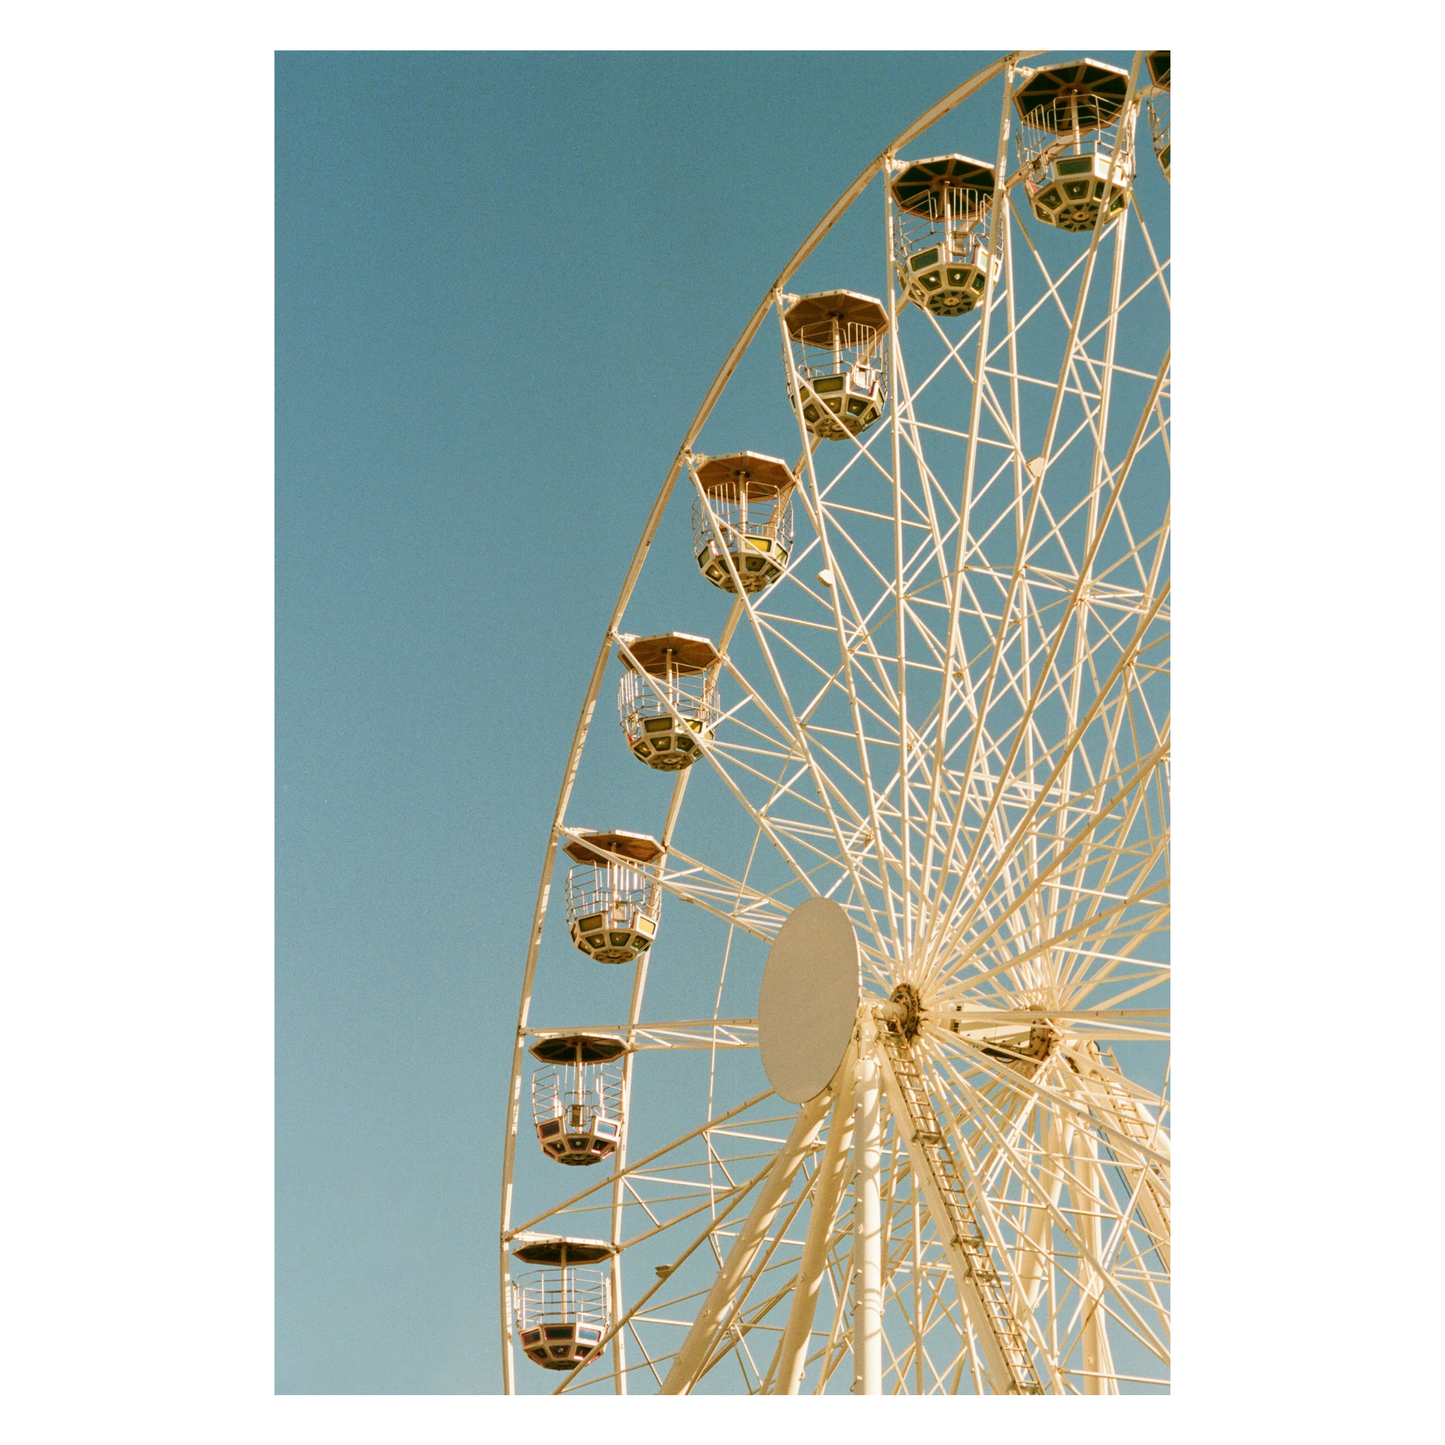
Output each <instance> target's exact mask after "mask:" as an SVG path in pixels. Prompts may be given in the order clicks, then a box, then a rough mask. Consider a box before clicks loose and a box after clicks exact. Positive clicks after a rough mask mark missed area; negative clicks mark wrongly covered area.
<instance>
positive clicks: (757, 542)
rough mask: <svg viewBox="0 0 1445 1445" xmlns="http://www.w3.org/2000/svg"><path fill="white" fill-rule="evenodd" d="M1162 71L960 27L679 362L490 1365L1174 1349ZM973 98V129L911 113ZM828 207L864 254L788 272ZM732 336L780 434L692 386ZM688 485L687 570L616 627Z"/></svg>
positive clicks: (560, 915) (533, 1378)
mask: <svg viewBox="0 0 1445 1445" xmlns="http://www.w3.org/2000/svg"><path fill="white" fill-rule="evenodd" d="M1168 83H1169V68H1168V53H1167V52H1157V51H1156V52H1141V53H1140V54H1138V55H1137V56H1136V57H1135V58H1134V61H1133V64H1132V65H1131V66H1130V67H1129V68H1127V69H1126V68H1124V67H1122V66H1116V65H1110V64H1106V63H1104V62H1102V61H1097V60H1093V59H1090V58H1067V59H1063V60H1059V61H1055V60H1053V59H1052V58H1048V57H1043V58H1040V57H1039V56H1038V54H1037V53H1034V52H1018V53H1015V54H1013V55H1010V56H1007V57H1005V58H1003V59H1001V60H999V61H998V62H996V63H995V64H993V65H990V66H989V67H987V68H986V69H984V70H982V71H980V72H979V73H978V74H977V75H975V76H973V77H972V78H971V79H969V80H968V81H966V82H965V83H963V84H962V85H960V86H959V87H957V88H956V89H955V90H954V91H952V92H951V93H950V94H948V95H946V96H945V97H943V99H941V100H940V101H939V102H937V103H936V104H935V105H933V106H932V107H931V108H930V109H929V110H927V111H926V112H924V114H923V115H922V116H921V117H920V119H919V120H918V121H917V122H916V123H915V124H913V125H911V126H910V127H909V128H908V129H907V130H906V131H904V132H903V134H902V135H900V136H899V137H898V139H897V140H896V141H895V142H893V144H892V145H891V146H890V147H888V149H887V150H886V151H885V152H884V153H883V154H882V155H881V156H880V157H878V159H877V160H875V161H874V162H873V163H871V164H870V165H869V166H868V167H867V168H866V169H865V170H864V171H863V173H862V174H861V175H860V176H859V177H858V179H857V181H855V182H854V184H853V185H852V186H850V187H849V188H848V190H847V191H846V192H845V193H844V194H843V196H841V197H840V198H839V200H838V201H837V202H836V203H835V205H834V206H833V207H832V208H831V209H830V210H829V211H828V213H827V214H826V215H825V216H824V217H823V218H822V220H821V221H820V222H819V223H818V225H817V226H816V227H815V228H814V230H813V232H812V234H811V235H810V236H809V237H808V238H807V239H806V240H805V241H804V242H803V244H802V246H801V247H800V248H799V250H798V252H797V253H796V255H795V256H794V257H793V259H792V261H791V262H790V263H789V265H788V267H787V268H786V269H785V270H784V272H783V274H782V275H781V276H780V277H779V278H778V280H777V283H776V284H775V285H774V286H773V287H772V289H771V291H770V292H769V294H768V295H767V296H766V297H765V299H764V301H763V302H762V304H761V305H760V306H759V308H758V310H757V312H756V313H755V314H754V316H753V317H752V319H751V320H750V322H749V324H748V326H747V327H746V328H745V329H744V331H743V333H742V335H741V336H740V337H739V339H738V341H737V343H736V344H735V345H734V347H733V349H732V352H731V353H730V355H729V356H728V359H727V361H726V363H725V364H724V366H723V368H722V371H721V372H720V373H719V375H718V377H717V379H716V380H715V381H714V383H713V385H712V386H711V388H710V389H709V391H708V393H707V395H706V396H705V397H704V399H703V402H702V405H701V407H700V409H699V411H698V414H697V417H696V418H695V420H694V422H693V424H692V426H691V427H690V428H689V429H688V432H687V434H686V436H685V438H684V440H683V444H682V446H681V448H680V450H679V453H678V456H677V459H676V461H675V462H674V464H673V465H672V467H671V469H670V470H669V472H668V475H667V477H666V479H665V481H664V483H663V485H662V488H661V491H660V493H659V495H658V497H657V500H656V502H655V504H654V506H653V508H652V511H651V513H650V515H649V516H648V518H647V521H646V525H645V527H644V530H643V534H642V537H641V539H640V542H639V545H638V548H637V551H636V554H635V556H634V558H633V560H632V564H631V566H630V568H629V571H628V573H627V577H626V581H625V583H624V585H623V588H622V592H621V595H620V597H619V598H618V601H617V605H616V608H615V609H614V611H613V614H612V616H611V618H610V620H608V621H607V623H606V626H605V629H604V634H603V637H602V640H601V647H600V650H599V653H598V658H597V663H596V666H595V668H594V670H593V673H592V676H591V678H590V681H589V685H588V688H587V691H586V697H585V700H584V703H583V707H582V712H581V716H580V719H579V721H578V724H577V729H576V734H575V737H574V740H573V744H572V748H571V751H570V754H569V756H568V758H567V759H566V763H565V768H564V778H563V785H562V789H561V796H560V798H559V802H558V807H557V813H556V817H555V820H554V825H553V828H552V831H551V837H550V840H549V844H548V848H547V852H546V857H545V860H544V864H543V870H542V880H541V885H540V888H539V893H538V899H537V906H536V912H535V915H534V919H533V926H532V930H531V935H530V941H529V949H528V954H527V960H526V966H525V972H524V979H523V984H522V1000H521V1008H520V1013H519V1019H518V1029H517V1037H516V1045H515V1051H514V1060H513V1068H512V1077H511V1091H510V1097H509V1100H508V1105H507V1134H506V1156H505V1165H504V1180H503V1199H502V1231H501V1241H500V1246H501V1247H500V1262H501V1276H502V1283H501V1315H502V1330H503V1339H504V1348H503V1360H502V1369H503V1381H504V1388H505V1389H506V1390H507V1391H508V1392H509V1393H511V1392H514V1391H519V1390H521V1391H528V1392H541V1391H553V1392H555V1393H573V1392H578V1391H581V1392H599V1391H604V1392H609V1393H610V1392H614V1391H616V1392H632V1393H647V1392H661V1393H689V1392H699V1393H702V1392H713V1393H776V1394H793V1393H830V1392H838V1391H848V1390H852V1391H854V1392H856V1393H860V1394H887V1393H980V1394H983V1393H996V1394H1074V1393H1078V1394H1114V1393H1150V1392H1158V1391H1160V1390H1161V1389H1164V1388H1167V1382H1168V1359H1169V1249H1170V1243H1169V1238H1170V1192H1169V1158H1170V1153H1169V1132H1168V1112H1169V1103H1168V1093H1169V1067H1168V1037H1169V1035H1168V1021H1167V1020H1168V1011H1167V987H1168V967H1167V961H1166V960H1167V953H1166V939H1167V926H1168V852H1167V847H1168V769H1169V702H1168V637H1169V583H1168V568H1167V545H1168V536H1169V498H1168V464H1169V345H1168V305H1169V262H1168V255H1167V244H1166V239H1167V199H1166V198H1167V189H1165V188H1164V187H1162V186H1161V185H1160V184H1158V182H1159V180H1160V176H1159V173H1158V171H1154V172H1152V173H1151V174H1149V175H1148V177H1147V184H1146V183H1145V181H1146V177H1145V176H1144V174H1143V172H1144V166H1145V165H1146V164H1147V165H1148V166H1150V167H1153V166H1154V165H1155V164H1156V159H1157V164H1158V167H1159V170H1160V171H1162V172H1163V178H1164V179H1167V176H1168V160H1169V149H1168V144H1169V142H1168V108H1167V107H1168ZM960 106H972V107H974V108H975V110H977V111H980V112H982V113H983V119H984V121H986V127H987V128H986V134H987V135H988V137H989V140H990V143H991V144H992V150H991V152H989V153H987V154H985V155H983V156H981V157H977V156H971V155H964V154H961V153H957V152H949V153H946V154H945V153H937V151H938V148H937V147H936V146H935V147H930V145H929V142H928V137H927V134H926V133H927V132H928V131H930V129H931V128H933V127H935V126H937V125H938V123H939V122H940V121H943V120H944V118H945V117H948V116H950V115H951V114H952V113H953V112H954V111H955V110H956V108H958V107H960ZM1151 135H1152V137H1153V147H1152V149H1153V151H1154V156H1153V157H1151V156H1150V155H1149V150H1150V146H1149V143H1148V138H1149V137H1150V136H1151ZM1161 137H1162V138H1161ZM1137 141H1143V142H1144V144H1143V146H1142V147H1141V146H1139V145H1138V144H1137V143H1136V142H1137ZM979 148H980V149H982V148H983V147H981V146H980V147H979ZM1141 149H1142V159H1141ZM880 178H881V184H874V183H875V182H877V181H880ZM880 193H881V194H880ZM844 218H850V219H852V220H854V221H856V222H857V223H858V224H859V225H861V226H864V227H866V228H871V232H872V234H873V235H874V236H875V237H876V238H877V240H876V250H875V251H873V252H872V254H873V255H875V256H876V257H877V258H878V262H882V261H886V273H885V276H884V277H883V278H880V277H879V275H878V271H877V264H878V262H875V263H874V270H873V272H872V274H871V277H870V276H869V275H867V274H848V275H838V276H834V277H831V278H829V284H828V285H827V286H826V287H824V288H823V289H816V290H810V291H806V292H804V291H801V290H793V289H790V286H789V283H790V281H792V280H793V278H794V277H795V276H796V275H797V274H798V273H799V271H800V269H802V268H803V267H804V266H805V264H806V263H808V262H809V260H810V258H811V257H813V255H814V252H815V250H816V248H817V247H818V246H819V244H820V242H822V240H823V238H824V237H825V236H827V235H828V234H829V233H830V231H832V230H833V228H834V227H835V225H837V224H838V223H840V222H841V221H843V220H844ZM870 279H871V280H872V282H873V284H872V285H869V284H868V283H869V281H870ZM878 291H881V292H883V293H884V294H883V295H881V296H880V295H876V294H874V293H875V292H878ZM759 356H762V357H765V358H768V361H767V364H768V365H770V366H773V367H777V366H778V358H779V357H780V358H781V367H780V368H778V369H777V370H776V371H775V372H774V382H775V392H774V396H775V402H776V407H777V408H778V409H779V411H780V413H781V414H782V416H783V417H784V418H785V419H790V420H789V425H790V426H791V428H792V430H793V432H794V433H795V435H796V450H795V451H794V452H793V454H792V455H791V456H782V457H780V456H776V455H773V454H772V453H771V452H769V451H768V450H766V449H765V448H761V447H759V446H758V445H757V442H756V438H755V437H754V436H750V435H748V434H739V430H738V429H739V426H740V424H739V423H738V422H737V421H736V417H737V415H738V414H739V413H738V412H737V410H736V409H734V410H733V411H732V412H729V413H727V415H728V417H729V418H730V419H729V421H728V426H729V427H730V428H731V429H732V431H731V433H730V434H729V435H728V436H722V435H721V432H720V431H719V432H718V433H716V434H715V432H714V431H713V430H712V429H709V428H708V423H709V421H710V419H711V418H713V417H714V415H715V412H716V411H717V408H718V407H719V403H720V400H721V399H722V398H723V397H724V395H725V391H726V388H727V387H728V385H729V383H730V382H732V381H733V380H734V379H735V377H736V376H737V375H738V374H739V373H740V370H741V369H742V368H743V367H745V366H746V365H751V364H753V360H752V359H753V358H757V357H759ZM718 415H722V413H718ZM770 425H771V421H770ZM758 429H759V430H761V429H762V424H761V422H759V423H758ZM704 434H706V437H707V445H708V446H709V447H712V448H715V449H713V450H706V451H705V450H704V449H703V446H704V442H703V438H704ZM715 435H716V440H715V439H714V438H715ZM679 509H682V510H690V513H691V516H690V530H691V544H692V559H691V560H689V561H688V562H687V566H688V569H689V577H688V588H689V589H690V590H689V591H688V595H687V596H686V597H685V598H684V597H682V596H679V595H675V594H674V596H672V597H668V596H667V595H665V594H658V593H657V592H656V591H655V590H654V592H653V593H652V594H648V595H649V596H650V598H651V600H650V601H649V603H648V607H649V608H651V609H652V610H651V611H649V612H648V613H647V617H648V618H649V619H655V617H656V614H657V608H658V607H659V606H664V607H666V606H672V607H673V608H674V609H675V610H674V612H673V613H672V614H670V616H671V617H672V618H674V619H675V623H674V625H673V627H672V630H666V631H659V630H657V628H656V626H655V625H652V626H647V628H646V630H645V631H642V632H639V631H634V630H631V629H632V626H633V625H635V624H633V617H634V615H636V613H637V610H638V608H637V602H638V598H639V597H641V596H642V595H643V594H642V592H641V591H640V590H639V589H640V588H642V587H643V586H644V584H645V581H646V578H645V569H644V564H650V565H651V566H653V567H656V566H657V565H658V563H657V557H656V553H657V551H658V549H657V548H656V547H654V545H653V544H654V539H656V538H659V537H665V536H672V537H675V538H678V539H680V538H681V537H682V536H683V535H684V533H683V531H682V530H681V527H680V525H679V526H674V527H672V528H671V530H669V529H668V526H666V525H665V524H666V523H667V519H668V518H669V517H671V516H674V515H675V513H676V512H677V511H678V510H679ZM678 545H679V547H680V546H681V542H680V541H679V543H678ZM694 562H695V567H694V565H693V564H694ZM659 597H661V600H660V601H659ZM700 619H701V620H700ZM708 619H711V621H709V620H708ZM644 625H645V624H644ZM609 678H610V679H612V683H611V685H615V686H616V687H617V688H618V710H619V711H618V717H619V722H620V725H621V726H620V733H621V736H620V737H619V736H618V734H617V732H614V731H613V730H612V728H611V727H610V726H608V725H604V723H603V721H602V715H601V714H600V713H599V711H598V708H597V704H598V701H599V698H600V697H601V694H602V692H603V690H604V687H605V686H607V685H609ZM629 753H630V755H631V756H630V757H629V756H628V754H629ZM604 754H605V755H606V756H605V759H604V758H603V755H604ZM619 758H620V759H622V762H621V763H620V764H619V763H618V762H617V759H619ZM599 760H601V761H599ZM589 767H591V768H597V769H601V770H602V773H605V775H606V776H607V777H608V778H620V777H623V776H625V777H627V778H628V779H630V780H631V781H630V782H629V783H628V784H627V786H626V787H615V788H613V789H612V790H611V791H610V792H607V793H606V794H605V795H606V796H607V797H608V798H609V799H610V802H609V804H608V806H609V808H610V812H609V814H608V816H606V817H599V816H593V817H588V818H579V817H576V816H574V813H573V810H572V809H573V798H574V794H575V793H576V791H577V782H578V779H579V777H585V776H587V769H588V768H589ZM622 769H625V770H626V771H625V774H624V772H623V771H621V770H622ZM599 775H601V774H599ZM601 795H602V794H600V793H598V792H597V791H596V790H594V792H593V794H592V796H593V798H594V799H595V797H596V796H601ZM559 850H560V851H561V852H562V853H564V854H565V855H567V864H566V866H567V869H568V871H567V874H566V879H565V884H564V886H562V887H560V888H554V887H553V874H554V869H556V868H558V867H560V866H562V860H561V859H560V858H559V857H558V851H559ZM564 929H565V934H564V931H563V930H564ZM549 949H550V950H551V951H550V953H549ZM564 956H565V960H564ZM589 970H590V972H588V971H589ZM579 980H582V982H580V983H579ZM587 980H596V981H597V982H596V985H595V987H596V990H597V991H598V993H596V994H594V990H593V987H592V986H590V985H589V984H588V982H587ZM604 988H605V989H608V990H611V991H612V993H611V994H609V995H608V996H609V997H611V996H612V995H615V996H616V997H618V998H625V999H626V1000H627V1002H626V1006H625V1017H624V1016H621V1015H622V1014H623V1012H624V1010H623V1009H622V1008H621V1007H619V1008H618V1009H616V1011H615V1012H614V1013H606V1012H600V1011H599V1010H598V1009H597V1008H596V1006H595V1005H594V1004H593V1003H590V1002H589V1000H590V999H593V998H594V997H596V996H600V992H601V991H603V990H604Z"/></svg>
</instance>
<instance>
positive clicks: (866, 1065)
mask: <svg viewBox="0 0 1445 1445" xmlns="http://www.w3.org/2000/svg"><path fill="white" fill-rule="evenodd" d="M853 1137H854V1138H855V1139H856V1140H857V1141H858V1147H857V1148H856V1149H855V1150H854V1151H853V1162H854V1170H855V1172H854V1176H853V1209H854V1214H853V1239H854V1250H853V1258H854V1267H853V1268H854V1274H853V1393H854V1394H855V1395H881V1394H882V1393H883V1200H882V1188H881V1178H882V1155H883V1110H882V1101H881V1098H880V1090H879V1086H878V1060H877V1059H876V1058H875V1057H874V1056H873V1054H872V1051H871V1050H870V1051H869V1052H867V1053H865V1054H863V1055H862V1056H861V1057H860V1058H859V1060H858V1067H857V1071H856V1073H855V1074H854V1077H853Z"/></svg>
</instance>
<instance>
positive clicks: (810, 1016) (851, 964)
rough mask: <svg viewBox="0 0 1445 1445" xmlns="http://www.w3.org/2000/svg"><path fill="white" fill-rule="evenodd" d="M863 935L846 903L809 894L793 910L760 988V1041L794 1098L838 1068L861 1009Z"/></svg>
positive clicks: (818, 1086) (780, 1083)
mask: <svg viewBox="0 0 1445 1445" xmlns="http://www.w3.org/2000/svg"><path fill="white" fill-rule="evenodd" d="M858 978H859V970H858V939H857V936H856V935H855V934H854V932H853V924H852V922H851V920H850V919H849V917H848V914H847V911H846V910H845V909H844V908H843V905H842V904H841V903H834V902H833V901H832V899H830V898H809V899H808V900H807V901H806V902H804V903H800V904H799V905H798V906H797V907H796V908H795V909H793V911H792V912H791V913H790V914H789V915H788V916H787V918H786V920H785V921H784V923H783V926H782V927H781V928H780V929H779V930H778V936H777V937H776V938H775V939H774V940H773V949H772V952H771V953H769V954H768V966H767V967H766V968H765V969H764V970H763V986H762V990H761V992H760V993H759V995H758V1049H759V1052H760V1053H761V1054H762V1058H763V1068H764V1070H765V1071H766V1073H767V1076H768V1082H769V1083H770V1084H771V1085H772V1086H773V1088H774V1089H776V1090H777V1091H778V1093H779V1095H780V1096H781V1097H782V1098H784V1099H786V1100H787V1101H788V1102H789V1103H790V1104H803V1103H806V1102H807V1101H808V1100H809V1099H813V1098H816V1097H817V1096H818V1095H819V1094H821V1093H822V1092H823V1090H824V1089H826V1088H827V1087H828V1081H829V1080H830V1079H831V1078H832V1077H833V1075H834V1074H836V1073H837V1072H838V1065H839V1064H841V1063H842V1062H843V1055H844V1054H845V1053H846V1052H847V1050H848V1040H849V1039H850V1038H852V1036H853V1025H854V1022H855V1020H856V1019H857V1017H858V988H859V984H858Z"/></svg>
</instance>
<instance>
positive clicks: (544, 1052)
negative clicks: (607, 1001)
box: [528, 1034, 627, 1064]
mask: <svg viewBox="0 0 1445 1445" xmlns="http://www.w3.org/2000/svg"><path fill="white" fill-rule="evenodd" d="M528 1052H529V1053H530V1054H531V1055H532V1057H533V1058H534V1059H541V1061H542V1062H543V1063H544V1064H578V1063H581V1064H610V1063H611V1062H612V1060H613V1059H620V1058H621V1057H622V1055H623V1054H625V1053H626V1052H627V1045H626V1044H624V1043H623V1042H622V1040H621V1039H617V1038H613V1037H612V1035H611V1034H563V1035H561V1036H559V1037H557V1038H551V1039H538V1040H537V1042H536V1043H535V1044H533V1045H532V1047H531V1049H530V1050H528Z"/></svg>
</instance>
